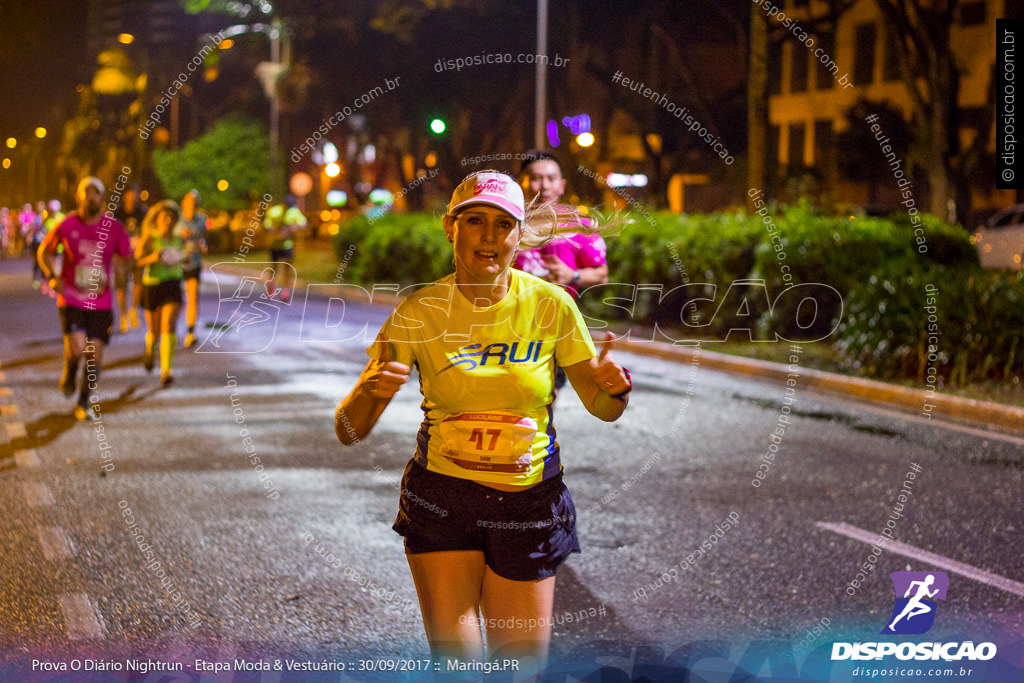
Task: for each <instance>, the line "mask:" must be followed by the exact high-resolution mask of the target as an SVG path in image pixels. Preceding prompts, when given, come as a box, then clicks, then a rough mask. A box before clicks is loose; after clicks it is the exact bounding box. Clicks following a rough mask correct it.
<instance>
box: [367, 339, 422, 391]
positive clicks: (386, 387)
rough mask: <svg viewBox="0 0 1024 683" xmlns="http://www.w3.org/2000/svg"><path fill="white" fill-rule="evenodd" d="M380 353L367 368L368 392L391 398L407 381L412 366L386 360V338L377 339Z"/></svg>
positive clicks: (387, 354) (388, 351)
mask: <svg viewBox="0 0 1024 683" xmlns="http://www.w3.org/2000/svg"><path fill="white" fill-rule="evenodd" d="M377 344H378V348H379V349H380V355H379V356H378V358H377V359H376V361H375V362H374V363H371V365H370V367H369V368H368V370H369V373H368V375H367V377H366V379H365V383H366V385H367V386H368V387H369V389H370V394H371V395H373V396H375V397H377V398H391V397H393V396H394V395H395V394H397V393H398V390H399V389H401V388H402V385H403V384H405V383H406V382H407V381H409V374H410V373H411V372H412V368H410V367H409V366H408V365H406V364H404V363H399V362H397V361H392V360H388V358H389V356H390V350H389V349H388V342H387V340H386V339H380V340H378V341H377Z"/></svg>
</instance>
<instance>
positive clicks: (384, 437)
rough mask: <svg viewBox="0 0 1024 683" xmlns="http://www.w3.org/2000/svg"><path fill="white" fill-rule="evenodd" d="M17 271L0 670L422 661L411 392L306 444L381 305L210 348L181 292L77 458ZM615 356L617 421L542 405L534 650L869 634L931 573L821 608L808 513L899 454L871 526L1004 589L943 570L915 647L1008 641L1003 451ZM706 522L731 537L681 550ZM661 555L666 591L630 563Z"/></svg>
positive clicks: (1006, 453)
mask: <svg viewBox="0 0 1024 683" xmlns="http://www.w3.org/2000/svg"><path fill="white" fill-rule="evenodd" d="M28 274H29V264H28V262H27V261H16V262H10V261H8V262H3V263H0V311H2V313H0V316H2V318H0V320H2V322H0V364H2V366H0V371H2V373H3V378H2V381H0V388H5V389H6V390H7V391H4V392H0V393H4V394H5V395H2V396H0V405H3V406H4V412H3V417H2V418H0V419H2V422H3V427H0V547H2V549H3V552H2V553H0V573H2V576H3V580H2V581H0V679H3V678H4V675H3V674H4V672H5V671H6V672H8V674H10V672H12V671H20V670H21V669H18V668H17V667H19V666H26V662H28V661H30V660H31V659H32V658H47V659H48V660H52V661H66V660H67V659H68V658H70V657H74V656H79V657H81V656H86V654H88V656H92V657H100V658H103V657H110V658H121V659H123V658H125V657H129V656H131V657H140V656H143V657H146V656H148V657H150V658H153V659H162V660H165V661H171V660H176V659H177V660H181V661H192V660H194V659H196V658H205V659H207V660H210V661H218V660H230V659H232V658H234V657H250V658H253V659H259V658H261V657H262V658H267V657H270V656H282V657H293V658H300V659H316V658H321V657H326V658H332V659H339V658H341V659H344V658H349V659H350V660H351V659H352V658H354V657H359V656H367V657H398V656H402V657H425V656H427V647H426V640H425V638H424V635H423V631H422V625H421V623H420V619H419V609H418V605H417V603H416V596H415V592H414V590H413V586H412V581H411V578H410V576H409V572H408V568H407V565H406V563H405V560H404V557H403V550H402V545H401V542H400V538H399V537H398V536H397V535H396V534H394V533H393V532H392V531H391V529H390V525H391V522H392V520H393V518H394V514H395V511H396V506H397V500H398V489H397V487H398V482H399V480H400V477H401V473H402V470H403V468H404V466H405V464H406V462H407V461H408V459H409V457H410V455H411V453H412V451H413V448H414V443H413V439H414V434H415V430H416V428H417V426H418V423H419V419H420V416H421V412H420V410H419V394H418V392H417V391H416V389H415V386H407V387H406V388H405V389H404V390H403V391H402V392H400V393H399V395H398V396H397V397H396V399H395V400H394V402H393V403H392V405H391V407H390V408H389V409H388V411H387V412H386V413H385V415H384V417H383V418H382V419H381V421H380V423H379V424H378V426H377V428H376V430H375V431H374V433H373V435H372V436H371V437H370V438H368V439H367V440H366V441H365V442H364V443H362V444H360V445H358V446H356V447H353V448H349V449H342V447H341V446H339V444H338V443H337V441H336V439H335V436H334V433H333V410H334V407H335V405H336V403H337V401H338V399H340V398H341V397H342V396H343V395H344V394H345V393H347V391H348V389H349V388H350V387H351V386H352V384H353V382H354V380H355V377H356V376H357V375H358V373H359V371H360V370H361V368H362V366H363V365H364V364H365V360H366V355H365V353H364V350H363V349H364V348H365V347H366V345H367V344H368V341H369V340H370V339H372V337H373V335H374V334H375V333H376V330H377V328H378V327H379V325H380V323H381V322H382V321H383V319H384V317H385V316H386V315H387V313H388V311H387V310H386V309H384V308H381V307H372V306H365V305H355V304H349V305H347V306H344V307H342V306H340V305H339V302H338V301H334V302H332V303H331V305H330V309H328V301H327V299H326V298H325V297H322V296H312V297H310V298H309V299H308V300H306V298H305V296H304V295H303V294H302V293H300V294H299V295H297V296H296V298H295V299H294V300H293V301H292V302H291V304H290V305H287V306H284V305H280V304H273V305H269V306H268V305H264V306H263V308H262V309H260V308H259V307H257V308H255V309H253V308H252V306H251V305H249V303H251V301H250V302H249V303H246V304H244V305H246V306H248V309H246V310H249V312H250V314H251V317H250V320H252V319H256V320H258V319H259V318H261V317H264V316H266V317H267V320H265V321H263V322H256V323H252V324H250V325H248V326H247V327H245V328H243V329H242V331H237V330H228V331H227V332H225V334H224V335H223V336H222V337H221V338H220V339H219V340H218V342H219V343H220V347H219V348H216V347H213V346H212V345H211V344H210V343H209V339H211V338H212V337H209V336H208V335H212V334H216V331H217V328H216V327H212V326H210V323H211V322H212V321H213V320H217V321H218V322H221V323H223V322H225V321H226V320H227V319H228V317H229V313H230V310H231V309H229V308H228V306H235V307H237V303H238V302H230V301H229V302H226V303H225V302H223V301H222V302H220V303H221V310H220V311H218V298H222V299H229V298H230V297H231V294H232V293H233V292H235V290H236V286H237V284H238V281H237V279H230V278H222V279H221V280H220V285H221V287H220V291H218V288H217V283H216V282H214V281H213V278H208V279H207V280H206V281H205V282H204V285H203V298H202V310H201V314H200V319H201V321H205V326H204V328H203V335H201V337H205V338H207V342H206V343H205V344H204V346H203V347H201V348H200V349H199V351H198V352H197V351H195V350H183V349H180V348H179V350H178V355H177V357H176V361H175V366H176V382H175V384H174V385H173V386H172V387H170V388H166V389H163V388H160V386H159V380H158V376H157V375H147V373H146V372H145V370H144V369H143V367H142V362H141V361H142V332H141V331H140V330H131V331H129V333H128V334H126V335H120V334H117V335H115V336H114V338H113V340H112V343H111V345H110V346H109V347H108V349H107V354H106V360H105V364H104V365H105V367H104V373H103V376H102V381H101V387H100V396H101V399H102V400H101V402H100V407H101V415H102V426H103V431H102V437H103V439H102V440H105V441H106V442H107V443H109V448H106V449H104V448H101V441H102V440H101V434H100V432H99V428H98V427H97V425H89V424H84V423H76V422H75V421H74V419H73V418H72V417H71V409H72V407H73V404H72V403H71V402H70V401H68V400H66V399H64V398H63V397H62V396H61V395H60V393H59V392H58V391H57V381H58V378H59V374H60V350H61V347H60V331H59V323H58V319H57V313H56V310H55V306H54V304H53V301H52V300H51V299H48V298H46V297H44V296H42V295H40V294H39V293H38V292H34V291H32V290H31V289H30V287H29V284H28V283H29V275H28ZM275 317H276V318H277V322H276V323H275V322H274V321H273V320H274V318H275ZM201 324H203V323H202V322H201ZM181 329H182V330H183V329H184V325H183V323H182V328H181ZM207 351H218V352H207ZM617 357H618V358H619V360H620V362H624V363H625V364H627V365H629V366H630V368H631V370H632V372H633V378H634V382H635V386H636V390H635V391H634V393H633V395H632V399H631V403H630V406H629V409H628V411H627V413H626V415H625V416H624V417H623V418H622V419H621V420H620V421H619V422H617V423H614V424H605V423H602V422H599V421H597V420H596V419H594V418H592V417H591V416H589V415H588V414H587V413H586V412H585V410H584V409H583V407H582V405H581V404H580V403H579V401H578V400H577V399H576V397H575V396H574V395H571V392H566V393H565V394H564V395H563V396H562V397H560V399H559V402H558V405H557V409H556V425H557V427H558V432H559V442H560V443H561V444H562V448H563V455H562V457H563V463H564V466H565V471H566V481H567V483H568V485H569V487H570V489H571V490H572V492H573V496H574V499H575V501H576V507H577V512H578V516H579V534H580V541H581V544H582V546H583V553H582V554H581V555H575V556H573V557H572V559H571V560H570V561H569V562H568V563H567V564H566V565H565V566H564V567H563V568H562V569H561V570H560V573H559V578H558V588H557V591H556V604H555V614H556V615H560V614H564V613H566V612H572V613H573V614H575V615H577V616H579V615H580V613H581V612H582V613H584V614H585V615H586V616H585V618H583V619H579V618H576V619H573V621H572V622H571V623H570V622H568V621H567V620H565V619H563V621H565V622H566V623H562V624H559V625H558V626H556V629H555V637H554V642H553V659H555V658H557V657H558V656H559V655H560V654H562V653H567V652H574V651H575V652H576V653H577V654H579V653H590V652H594V653H598V651H599V650H600V651H601V652H603V653H604V655H605V656H606V661H613V662H619V664H617V666H619V668H620V669H621V670H622V671H624V672H625V674H626V675H630V672H631V671H632V670H631V669H630V666H635V665H636V663H637V662H638V661H639V659H643V658H644V657H649V658H653V659H654V660H660V658H661V657H663V656H664V654H667V653H669V652H671V651H673V650H675V649H677V648H680V647H681V646H684V645H685V644H688V643H693V642H695V641H709V640H722V641H726V642H728V643H732V644H734V647H736V648H741V647H742V646H741V645H739V644H740V643H746V642H748V641H788V642H791V643H794V644H796V643H798V641H801V640H802V641H803V644H804V645H803V648H804V651H808V650H810V649H812V648H815V647H821V646H826V645H828V643H829V642H831V641H833V640H837V639H840V640H841V639H850V640H852V639H857V638H860V639H875V638H876V637H877V634H878V631H879V630H880V629H881V628H882V627H883V626H884V625H885V623H884V622H885V620H886V618H887V617H888V616H889V612H890V610H891V609H892V604H893V603H892V601H893V588H892V584H891V583H890V581H889V579H888V578H887V575H888V574H889V573H890V572H893V571H901V570H908V569H913V570H929V569H936V568H937V567H936V566H934V565H933V564H929V563H928V562H924V561H922V560H920V559H915V558H913V557H907V556H905V555H897V554H893V553H890V552H883V553H882V554H881V556H880V557H879V558H878V561H877V565H876V566H877V568H876V569H874V571H873V572H871V574H870V575H869V576H868V578H867V579H866V580H865V581H864V582H863V583H862V585H860V586H859V588H858V589H857V590H855V591H854V595H852V596H850V595H848V593H847V591H846V588H847V586H848V584H849V582H850V581H851V580H852V579H854V577H855V575H856V573H857V567H858V566H859V565H861V563H863V562H865V560H866V558H867V557H869V556H870V555H871V552H870V545H869V544H867V543H864V542H862V541H859V540H855V539H852V538H849V537H848V536H845V535H842V534H840V533H836V532H835V531H832V530H829V529H826V528H823V527H821V526H818V525H817V524H818V523H821V522H824V523H845V524H848V525H852V526H853V527H857V528H859V529H862V530H865V531H866V532H871V533H873V534H875V535H877V533H878V532H879V531H880V530H881V529H883V528H884V527H885V524H886V520H887V519H889V518H890V514H891V511H892V510H893V506H894V504H896V503H897V496H898V494H899V493H900V491H901V489H903V488H904V482H905V481H906V479H907V474H906V473H907V472H908V471H910V470H912V467H913V464H914V463H916V465H917V466H918V467H919V471H918V472H917V474H916V476H915V478H914V480H913V482H912V484H911V487H910V491H911V493H910V495H909V499H908V501H907V502H906V504H905V506H904V509H903V513H902V514H903V516H902V517H900V518H899V519H898V520H896V521H895V531H894V535H895V536H896V538H898V540H899V541H901V542H903V543H905V544H908V545H910V546H913V547H915V548H917V549H921V550H924V551H928V552H931V553H934V554H936V555H939V556H942V557H943V558H949V559H952V560H956V561H958V562H961V563H965V564H966V565H969V566H971V567H973V568H977V569H980V570H985V571H987V572H989V573H991V574H994V575H998V576H1000V577H1004V578H1006V579H1009V580H1010V582H1011V583H1010V585H1009V587H1006V586H1003V587H997V586H993V585H990V583H991V582H990V583H984V582H982V581H980V580H977V579H976V578H972V577H968V576H964V575H962V574H960V573H950V590H949V594H948V596H947V599H946V600H945V601H944V603H942V605H941V608H942V611H941V619H939V620H937V621H936V626H935V627H934V628H933V630H932V631H931V633H930V635H929V637H936V638H943V637H954V636H956V637H959V638H961V639H968V638H969V639H973V640H974V641H979V640H984V639H988V638H994V639H1000V638H1001V639H1004V640H1007V639H1009V640H1013V638H1012V637H1010V636H1009V635H1007V634H1012V633H1017V634H1020V633H1022V632H1024V608H1022V600H1024V596H1022V595H1021V594H1019V593H1018V594H1015V593H1014V592H1013V590H1012V588H1013V586H1014V585H1017V586H1019V585H1020V583H1019V582H1022V581H1024V565H1022V562H1021V548H1022V547H1024V518H1022V514H1021V499H1022V496H1021V494H1022V491H1024V486H1022V484H1024V481H1022V479H1024V477H1022V445H1021V444H1022V442H1021V441H1020V440H1019V439H1013V438H1003V437H1001V436H1000V435H998V434H996V433H987V432H983V431H977V430H976V431H965V430H961V429H956V428H950V427H949V426H945V425H943V424H941V423H937V422H935V421H932V422H931V423H928V422H926V421H924V420H922V419H920V418H917V417H914V416H906V415H900V414H896V413H892V412H888V411H882V410H878V409H876V408H874V407H871V406H864V405H859V404H857V403H854V402H851V401H842V400H839V399H833V398H826V397H823V396H820V395H815V394H811V393H808V392H804V391H802V390H801V389H800V387H799V379H797V387H796V389H795V392H793V396H792V399H791V401H790V402H791V403H792V406H791V409H790V411H789V416H788V417H787V419H788V420H789V421H788V422H783V423H780V416H782V415H783V414H784V412H783V411H782V408H783V406H784V405H785V403H786V392H785V390H786V387H785V386H784V385H781V384H770V383H761V382H758V381H756V380H751V379H749V378H738V377H733V376H729V375H725V374H722V373H719V372H716V371H712V370H707V369H703V368H701V367H699V365H695V366H690V365H680V364H674V363H670V362H667V361H663V360H657V359H652V358H645V357H641V356H633V355H629V354H626V353H619V352H617ZM17 425H22V426H23V428H22V427H18V426H17ZM783 425H784V430H783V433H782V434H781V435H780V436H779V438H778V439H777V440H778V444H777V445H778V453H777V456H776V457H775V459H774V461H772V462H771V464H770V466H769V465H767V464H766V466H765V469H764V470H762V471H764V472H765V473H766V474H765V475H764V479H763V481H761V482H759V483H761V486H760V487H759V488H755V487H754V486H752V481H754V480H755V473H756V472H757V471H758V467H759V465H761V464H762V463H766V461H765V460H763V459H762V456H763V455H764V454H765V453H766V452H767V451H768V448H769V446H770V445H771V444H772V440H771V438H770V436H771V434H772V432H773V430H775V429H776V428H777V427H782V426H783ZM247 438H248V439H251V441H247V440H246V439H247ZM247 450H248V451H249V453H248V454H247ZM105 453H108V454H109V457H107V458H104V454H105ZM253 454H255V455H256V456H258V458H259V464H260V465H261V466H262V467H263V468H264V469H263V470H262V472H259V471H257V467H256V465H255V463H254V459H253V458H252V457H251V456H252V455H253ZM104 464H106V465H107V468H106V471H104V469H102V466H103V465H104ZM268 486H269V488H268ZM275 494H276V495H275ZM126 511H127V512H126ZM730 514H733V519H734V520H738V521H737V522H736V524H735V525H734V526H733V527H732V528H729V529H726V530H725V531H724V533H721V532H720V536H721V538H720V539H719V538H714V543H713V544H709V546H708V547H710V550H709V551H706V552H704V553H703V555H702V556H698V555H699V553H697V552H696V551H698V549H700V548H701V544H702V542H705V541H709V537H711V536H713V535H714V533H715V530H716V526H719V525H721V523H722V522H723V520H726V519H727V518H728V517H729V515H730ZM129 519H130V520H132V522H129V521H128V520H129ZM132 523H134V527H133V526H132ZM133 534H136V535H138V534H141V535H143V536H144V537H145V541H144V544H146V545H149V546H151V547H150V548H148V549H147V550H148V551H149V552H151V553H152V554H151V555H150V556H149V557H147V556H145V555H144V551H143V550H140V548H141V547H142V544H141V543H139V542H137V541H136V539H137V536H136V535H133ZM688 556H690V559H689V560H688ZM156 563H159V564H158V565H157V564H156ZM681 563H682V564H683V565H684V566H686V567H687V568H686V569H685V571H681V570H679V567H680V564H681ZM673 567H674V568H675V569H676V572H675V573H676V576H677V578H676V580H671V581H668V582H665V581H664V580H662V579H660V578H659V577H661V576H662V575H663V574H665V573H666V572H670V570H672V568H673ZM157 568H159V569H160V570H162V571H163V578H161V577H160V576H159V575H158V571H157ZM670 578H671V577H670ZM1013 582H1016V584H1014V583H1013ZM174 591H177V593H174ZM645 594H646V595H645ZM591 610H593V611H591ZM823 620H824V622H823ZM822 623H825V624H828V628H827V629H824V630H820V631H819V632H817V633H815V632H814V631H810V633H808V630H809V629H813V628H814V627H815V626H819V628H820V625H821V624H822ZM1016 640H1017V641H1018V642H1019V641H1020V636H1019V635H1017V636H1016ZM595 643H603V644H600V645H595ZM602 648H603V650H602ZM1018 649H1019V646H1018ZM652 652H653V653H654V654H650V653H652ZM644 653H647V654H646V655H645V654H644ZM598 654H600V653H598ZM587 656H590V655H587ZM593 657H594V658H596V657H597V654H594V655H593ZM607 657H611V659H610V660H609V659H607ZM5 667H6V668H5ZM633 673H635V672H633ZM217 680H230V677H228V678H224V677H221V678H218V679H217ZM236 680H242V679H236ZM253 680H255V679H253ZM267 680H270V679H267ZM332 680H335V679H332Z"/></svg>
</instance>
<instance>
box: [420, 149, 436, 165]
mask: <svg viewBox="0 0 1024 683" xmlns="http://www.w3.org/2000/svg"><path fill="white" fill-rule="evenodd" d="M423 161H424V163H426V165H427V166H430V167H431V168H433V167H434V166H437V155H436V154H434V153H433V152H430V153H429V154H427V158H426V159H424V160H423Z"/></svg>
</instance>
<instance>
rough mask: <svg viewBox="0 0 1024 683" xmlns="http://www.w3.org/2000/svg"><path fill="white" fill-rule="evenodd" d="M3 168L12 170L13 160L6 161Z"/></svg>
mask: <svg viewBox="0 0 1024 683" xmlns="http://www.w3.org/2000/svg"><path fill="white" fill-rule="evenodd" d="M3 166H4V168H10V167H11V160H10V159H4V161H3Z"/></svg>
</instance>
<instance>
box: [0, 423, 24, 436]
mask: <svg viewBox="0 0 1024 683" xmlns="http://www.w3.org/2000/svg"><path fill="white" fill-rule="evenodd" d="M4 426H5V427H7V438H8V439H20V438H22V437H26V436H28V432H27V431H25V425H24V423H22V422H8V423H7V424H6V425H4Z"/></svg>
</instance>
